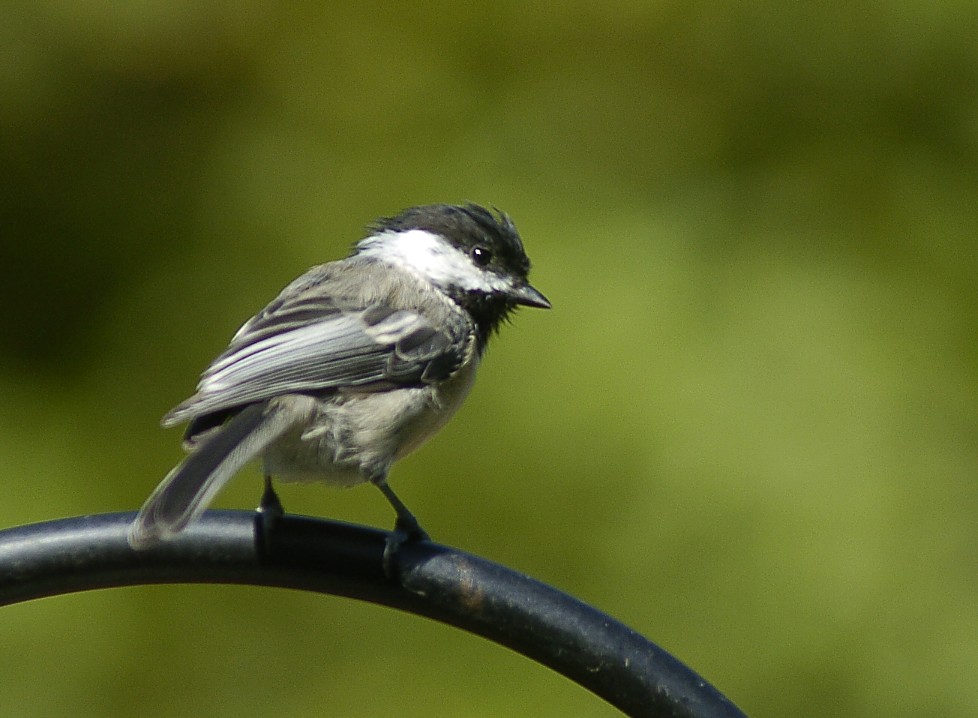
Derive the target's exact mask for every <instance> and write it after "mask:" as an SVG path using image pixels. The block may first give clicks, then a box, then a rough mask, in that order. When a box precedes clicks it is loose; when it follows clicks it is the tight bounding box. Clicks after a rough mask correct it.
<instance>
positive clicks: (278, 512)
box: [257, 474, 285, 553]
mask: <svg viewBox="0 0 978 718" xmlns="http://www.w3.org/2000/svg"><path fill="white" fill-rule="evenodd" d="M284 515H285V509H284V508H282V502H281V501H280V500H279V498H278V494H276V493H275V489H274V488H273V487H272V477H271V476H269V475H268V474H265V490H264V491H263V492H262V495H261V501H259V502H258V516H257V532H258V542H259V544H260V546H261V549H262V552H263V553H267V550H268V543H267V541H268V536H270V535H271V532H272V526H274V524H275V521H276V520H277V519H279V518H281V517H282V516H284Z"/></svg>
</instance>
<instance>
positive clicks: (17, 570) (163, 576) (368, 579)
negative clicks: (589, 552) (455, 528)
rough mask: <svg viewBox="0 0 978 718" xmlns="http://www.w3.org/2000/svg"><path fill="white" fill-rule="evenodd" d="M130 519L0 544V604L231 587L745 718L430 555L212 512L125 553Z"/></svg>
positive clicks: (584, 681)
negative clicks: (365, 617) (504, 652)
mask: <svg viewBox="0 0 978 718" xmlns="http://www.w3.org/2000/svg"><path fill="white" fill-rule="evenodd" d="M133 516H134V514H132V513H118V514H102V515H96V516H83V517H78V518H69V519H62V520H58V521H50V522H46V523H40V524H33V525H29V526H21V527H17V528H12V529H7V530H5V531H0V605H5V604H11V603H17V602H20V601H28V600H31V599H34V598H40V597H42V596H53V595H58V594H64V593H71V592H75V591H85V590H91V589H97V588H109V587H119V586H133V585H138V584H152V583H234V584H251V585H258V586H276V587H281V588H294V589H300V590H305V591H316V592H320V593H327V594H333V595H338V596H347V597H350V598H356V599H360V600H364V601H371V602H373V603H378V604H382V605H385V606H391V607H393V608H398V609H400V610H403V611H408V612H410V613H415V614H418V615H421V616H427V617H428V618H432V619H435V620H437V621H441V622H443V623H447V624H449V625H452V626H456V627H458V628H463V629H465V630H467V631H471V632H472V633H475V634H478V635H480V636H483V637H485V638H488V639H489V640H492V641H495V642H496V643H499V644H501V645H504V646H508V647H509V648H511V649H513V650H514V651H517V652H519V653H522V654H523V655H525V656H528V657H529V658H532V659H534V660H536V661H538V662H539V663H542V664H544V665H546V666H549V667H550V668H552V669H554V670H555V671H558V672H559V673H562V674H563V675H565V676H567V677H568V678H570V679H571V680H573V681H575V682H577V683H578V684H580V685H582V686H584V687H585V688H588V689H589V690H591V691H593V692H594V693H595V694H597V695H598V696H600V697H602V698H604V699H605V700H606V701H608V702H609V703H611V704H612V705H614V706H616V707H618V708H619V709H620V710H621V711H623V712H624V713H625V714H627V715H629V716H636V717H637V716H644V717H647V718H662V717H664V716H671V717H674V718H743V716H744V714H743V713H741V712H740V710H738V709H737V707H736V706H734V705H733V704H732V703H731V702H730V701H729V700H727V699H726V698H725V697H724V696H723V695H722V694H721V693H720V692H719V691H717V690H716V689H715V688H713V686H711V685H710V684H709V683H707V682H706V681H705V680H703V679H702V678H701V677H700V676H698V675H697V674H696V673H695V672H694V671H692V670H691V669H690V668H688V667H686V666H685V665H684V664H683V663H681V662H680V661H678V660H677V659H676V658H674V657H673V656H671V655H670V654H669V653H667V652H666V651H664V650H663V649H662V648H660V647H659V646H657V645H656V644H654V643H652V642H650V641H648V640H647V639H645V638H643V637H642V636H641V635H639V634H638V633H636V632H635V631H633V630H631V629H630V628H628V627H627V626H625V625H623V624H621V623H619V622H618V621H615V620H614V619H613V618H611V617H609V616H607V615H605V614H603V613H601V612H600V611H597V610H596V609H594V608H592V607H590V606H588V605H586V604H584V603H582V602H580V601H578V600H577V599H575V598H572V597H571V596H568V595H567V594H565V593H562V592H561V591H558V590H557V589H554V588H551V587H550V586H547V585H545V584H542V583H540V582H539V581H535V580H533V579H531V578H529V577H527V576H524V575H522V574H520V573H517V572H515V571H512V570H510V569H508V568H505V567H503V566H500V565H498V564H494V563H492V562H491V561H487V560H485V559H483V558H479V557H477V556H473V555H471V554H467V553H464V552H462V551H458V550H456V549H452V548H449V547H446V546H441V545H439V544H435V543H431V542H420V543H407V544H404V545H403V546H402V547H401V548H400V549H399V550H398V551H396V552H395V553H394V556H393V557H392V563H391V565H390V566H388V570H387V571H385V566H384V547H385V545H386V540H387V533H386V532H383V531H378V530H375V529H368V528H364V527H360V526H353V525H349V524H343V523H339V522H332V521H324V520H321V519H311V518H304V517H297V516H291V515H286V516H282V517H278V518H275V520H274V523H273V524H272V525H271V527H270V529H269V530H264V531H263V530H262V529H263V524H262V521H261V519H260V518H259V515H256V514H255V513H251V512H244V511H209V512H207V513H205V514H204V516H203V518H202V519H201V520H200V521H198V522H196V523H194V524H193V525H192V526H191V527H190V528H188V529H187V530H186V531H185V532H184V534H182V535H181V536H179V537H178V538H176V539H175V540H173V541H168V542H165V543H163V544H160V545H159V546H155V547H152V548H149V549H144V550H140V551H133V550H132V549H131V548H130V547H129V545H128V543H127V542H126V531H127V529H128V525H129V523H130V522H131V521H132V519H133Z"/></svg>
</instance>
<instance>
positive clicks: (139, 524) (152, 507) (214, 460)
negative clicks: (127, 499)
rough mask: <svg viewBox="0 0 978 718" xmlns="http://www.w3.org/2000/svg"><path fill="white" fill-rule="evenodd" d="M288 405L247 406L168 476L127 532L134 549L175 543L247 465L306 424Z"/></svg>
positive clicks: (279, 402)
mask: <svg viewBox="0 0 978 718" xmlns="http://www.w3.org/2000/svg"><path fill="white" fill-rule="evenodd" d="M289 408H290V407H288V406H287V405H286V403H285V402H281V401H270V402H259V403H256V404H251V405H249V406H246V407H245V408H244V409H242V410H241V411H239V412H238V413H237V414H235V415H234V416H233V417H232V418H231V419H230V420H229V421H228V422H227V423H226V424H224V426H222V427H221V428H220V429H218V430H217V431H214V432H213V433H212V434H211V435H210V436H208V437H207V438H206V439H205V440H204V441H202V442H201V443H200V445H199V446H197V447H196V448H195V449H194V451H193V453H191V454H190V455H188V456H187V457H186V458H185V459H184V460H183V461H181V462H180V463H179V464H177V466H176V467H175V468H174V469H173V470H172V471H171V472H170V473H169V474H167V476H166V478H165V479H163V481H162V482H161V483H160V485H159V486H157V487H156V490H155V491H153V493H152V494H151V495H150V497H149V498H148V499H147V500H146V503H145V504H143V507H142V508H141V509H140V510H139V514H138V515H137V516H136V520H135V521H134V522H133V524H132V526H131V527H130V528H129V545H130V546H132V547H133V548H135V549H140V548H145V547H148V546H151V545H153V544H155V543H157V542H159V541H162V540H166V539H169V538H172V537H173V536H174V535H176V534H177V533H179V532H180V531H181V530H183V529H184V528H186V527H187V524H189V523H190V522H191V521H193V520H194V519H196V518H197V517H198V516H200V514H202V513H203V512H204V510H205V509H206V508H207V506H208V505H209V504H210V503H211V501H212V500H213V499H214V497H215V496H216V495H217V493H218V491H220V490H221V488H223V486H224V484H226V483H227V482H228V481H229V480H230V478H231V477H232V476H234V474H236V473H237V472H238V471H239V470H240V469H241V468H242V467H244V466H245V464H247V463H249V462H250V461H252V460H253V459H255V458H257V457H258V456H260V455H261V454H262V453H263V452H264V451H265V449H267V448H268V446H269V445H270V444H271V443H273V442H274V441H275V440H276V439H278V438H279V437H280V436H282V434H284V433H285V432H286V431H288V430H289V429H290V428H292V427H293V426H295V424H296V423H298V422H299V421H301V420H302V418H303V416H302V414H301V413H300V412H296V411H289Z"/></svg>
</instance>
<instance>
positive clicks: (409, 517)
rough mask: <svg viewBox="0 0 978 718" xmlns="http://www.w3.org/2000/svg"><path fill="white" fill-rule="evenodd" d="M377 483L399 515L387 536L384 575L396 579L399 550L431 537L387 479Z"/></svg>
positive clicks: (428, 539)
mask: <svg viewBox="0 0 978 718" xmlns="http://www.w3.org/2000/svg"><path fill="white" fill-rule="evenodd" d="M375 483H376V485H377V488H378V489H380V492H381V493H382V494H383V495H384V497H385V498H386V499H387V500H388V501H389V502H390V505H391V506H393V507H394V511H395V512H396V513H397V520H396V521H395V522H394V530H393V531H392V532H391V533H390V534H389V535H388V536H387V543H386V544H385V545H384V573H385V574H386V575H387V577H388V578H394V576H395V571H394V570H393V560H394V556H395V554H397V551H398V549H400V548H401V546H403V545H404V544H405V543H409V542H412V541H430V540H431V537H430V536H428V534H427V532H426V531H425V530H424V529H423V528H421V524H419V523H418V520H417V519H416V518H415V517H414V514H412V513H411V511H410V510H409V509H408V507H407V506H405V505H404V502H403V501H401V500H400V499H399V498H398V497H397V494H395V493H394V490H393V489H391V487H390V486H388V485H387V480H386V478H385V479H382V480H380V481H377V482H375Z"/></svg>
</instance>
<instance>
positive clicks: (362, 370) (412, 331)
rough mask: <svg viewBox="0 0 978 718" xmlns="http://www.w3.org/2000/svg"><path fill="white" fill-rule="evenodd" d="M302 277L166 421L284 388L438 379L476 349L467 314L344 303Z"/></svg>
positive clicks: (244, 331)
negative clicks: (443, 317) (438, 319)
mask: <svg viewBox="0 0 978 718" xmlns="http://www.w3.org/2000/svg"><path fill="white" fill-rule="evenodd" d="M327 266H328V265H327ZM300 279H302V278H300ZM299 282H300V280H297V282H296V283H295V285H296V287H295V288H296V289H297V290H298V291H297V292H295V293H292V294H291V295H290V293H289V291H288V290H286V291H285V292H283V293H282V294H281V295H280V296H279V298H278V299H276V300H275V301H274V302H272V303H271V304H270V305H269V306H268V307H266V308H265V309H264V310H263V311H262V312H261V313H259V314H258V315H256V316H255V317H253V318H252V319H251V320H249V321H248V322H247V323H245V325H244V326H242V327H241V329H239V330H238V332H237V334H235V336H234V338H233V339H232V340H231V343H230V345H229V346H228V348H227V349H226V350H225V352H224V353H223V354H221V355H220V356H219V357H217V359H215V360H214V362H213V363H212V364H211V365H210V366H209V367H208V368H207V369H206V371H205V372H204V373H203V375H202V376H201V380H200V383H199V384H198V385H197V393H196V394H195V395H194V396H192V397H190V398H189V399H187V400H186V401H184V402H183V403H181V404H180V405H178V406H177V407H175V408H174V409H173V410H172V411H170V412H169V413H168V414H167V415H166V416H165V417H164V418H163V423H164V425H166V426H171V425H173V424H177V423H180V422H182V421H186V420H188V419H200V418H201V417H205V416H207V415H210V414H215V415H217V414H221V413H223V412H227V411H228V410H230V409H235V408H236V407H240V406H243V405H245V404H249V403H252V402H255V401H261V400H263V399H268V398H271V397H273V396H278V395H281V394H289V393H315V392H328V391H331V390H337V389H341V388H348V387H349V388H352V387H360V388H363V389H364V390H369V391H382V390H384V389H390V388H394V387H398V386H409V385H420V384H424V383H431V382H436V381H440V380H443V379H445V378H447V377H449V376H451V374H452V373H454V371H455V370H456V369H457V368H458V367H459V366H460V365H461V363H462V361H463V359H464V357H465V354H466V352H467V351H470V350H471V348H470V346H469V345H470V334H471V332H472V328H471V326H470V325H469V323H468V320H467V319H465V318H464V315H461V314H460V315H459V317H460V319H461V320H460V321H454V322H448V323H447V324H446V325H445V326H446V327H447V328H440V327H436V326H435V325H434V323H433V322H432V321H431V320H430V319H429V318H428V317H426V316H424V315H423V314H421V313H419V312H417V311H413V310H409V309H396V308H394V307H391V306H388V305H386V304H377V303H375V304H372V305H371V306H369V307H365V308H359V309H357V308H351V307H350V305H349V302H344V303H343V306H342V308H341V306H340V303H338V302H336V301H334V300H333V298H331V297H329V296H326V295H325V294H323V293H322V292H321V291H319V292H317V288H318V287H317V284H318V283H317V282H315V281H312V282H310V281H309V280H308V279H305V280H303V284H302V285H300V284H299ZM196 423H200V422H196ZM209 423H210V422H208V421H207V420H206V419H205V420H203V424H209Z"/></svg>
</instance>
